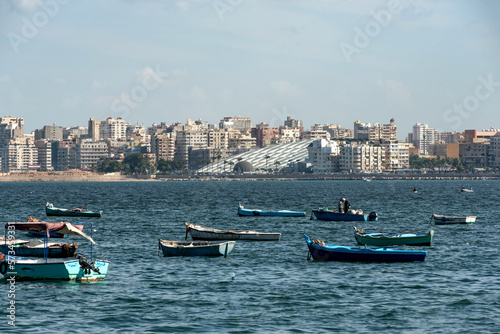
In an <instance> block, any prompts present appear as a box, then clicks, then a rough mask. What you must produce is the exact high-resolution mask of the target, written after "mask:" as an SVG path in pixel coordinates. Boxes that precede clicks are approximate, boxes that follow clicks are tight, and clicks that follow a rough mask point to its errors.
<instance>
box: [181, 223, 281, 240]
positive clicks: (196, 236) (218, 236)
mask: <svg viewBox="0 0 500 334" xmlns="http://www.w3.org/2000/svg"><path fill="white" fill-rule="evenodd" d="M185 224H186V238H187V235H188V233H189V234H191V238H193V240H255V241H279V240H280V237H281V233H266V232H257V231H250V230H249V231H235V230H232V229H229V230H220V229H216V228H211V227H205V226H201V225H196V224H191V223H185Z"/></svg>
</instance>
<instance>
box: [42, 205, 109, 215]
mask: <svg viewBox="0 0 500 334" xmlns="http://www.w3.org/2000/svg"><path fill="white" fill-rule="evenodd" d="M45 212H46V213H47V216H71V217H101V216H102V211H97V212H94V211H90V210H87V209H85V207H84V206H81V207H77V208H73V209H61V208H56V207H54V206H53V205H52V203H49V202H47V205H46V206H45Z"/></svg>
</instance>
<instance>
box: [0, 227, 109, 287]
mask: <svg viewBox="0 0 500 334" xmlns="http://www.w3.org/2000/svg"><path fill="white" fill-rule="evenodd" d="M49 224H50V223H45V222H23V223H6V224H5V232H6V233H5V234H6V241H5V243H6V242H7V240H10V239H13V238H11V236H13V235H15V231H26V230H39V231H43V230H45V235H46V236H47V235H48V233H49ZM63 224H64V227H63V228H61V229H59V231H60V232H61V233H62V234H72V235H77V236H80V237H83V238H86V239H88V240H89V241H90V259H87V258H86V257H84V256H83V255H81V254H76V255H75V257H74V258H60V259H56V258H49V256H48V252H49V250H48V242H47V239H48V238H47V237H45V238H44V243H45V245H44V257H43V258H29V257H21V256H17V255H16V254H15V251H14V250H12V249H10V248H8V250H9V251H8V252H7V254H6V255H5V256H4V254H3V253H0V273H1V274H2V275H3V276H4V277H5V278H7V277H14V278H15V279H16V281H18V280H49V279H50V280H78V281H96V280H103V279H104V278H105V277H106V274H107V272H108V267H109V261H106V260H101V259H96V260H93V253H92V250H93V249H92V245H93V244H95V242H94V240H93V239H92V235H91V236H88V235H86V234H85V233H83V232H82V231H80V230H79V229H77V228H75V227H74V226H73V225H72V224H69V223H63ZM75 225H89V226H90V231H91V234H92V223H81V224H75Z"/></svg>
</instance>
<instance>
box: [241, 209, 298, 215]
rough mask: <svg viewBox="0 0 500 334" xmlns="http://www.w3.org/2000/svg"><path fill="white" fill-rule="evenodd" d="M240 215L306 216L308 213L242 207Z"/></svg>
mask: <svg viewBox="0 0 500 334" xmlns="http://www.w3.org/2000/svg"><path fill="white" fill-rule="evenodd" d="M238 215H239V216H240V217H241V216H267V217H271V216H274V217H305V215H306V213H305V212H304V211H290V210H279V211H271V210H259V209H245V208H242V207H239V208H238Z"/></svg>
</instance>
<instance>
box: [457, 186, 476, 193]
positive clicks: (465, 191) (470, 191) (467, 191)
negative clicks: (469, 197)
mask: <svg viewBox="0 0 500 334" xmlns="http://www.w3.org/2000/svg"><path fill="white" fill-rule="evenodd" d="M460 191H461V192H463V193H473V192H474V190H472V187H470V188H469V189H467V188H464V187H462V189H461V190H460Z"/></svg>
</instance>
